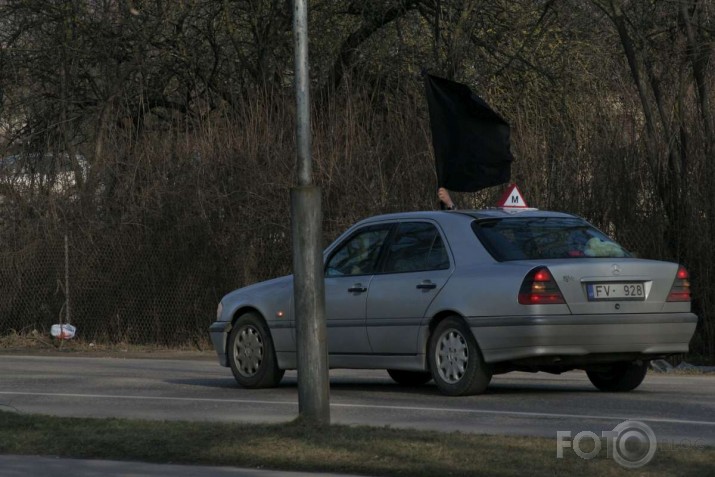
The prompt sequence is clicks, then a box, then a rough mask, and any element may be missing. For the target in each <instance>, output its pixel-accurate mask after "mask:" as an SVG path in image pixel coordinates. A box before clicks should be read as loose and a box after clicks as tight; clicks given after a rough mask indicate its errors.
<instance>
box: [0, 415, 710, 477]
mask: <svg viewBox="0 0 715 477" xmlns="http://www.w3.org/2000/svg"><path fill="white" fill-rule="evenodd" d="M604 449H605V445H604ZM0 453H2V454H21V455H54V456H63V457H76V458H101V459H111V460H136V461H144V462H158V463H184V464H204V465H228V466H240V467H260V468H268V469H277V470H296V471H299V470H301V471H316V472H318V471H319V472H339V473H350V474H363V475H372V476H415V477H419V476H430V477H431V476H435V475H439V476H480V475H489V476H510V475H515V476H516V475H518V476H523V475H579V476H591V475H593V476H610V475H625V474H628V475H649V476H650V475H655V476H658V475H664V476H666V475H668V476H670V475H708V474H709V473H711V472H712V470H713V462H715V449H713V448H708V447H705V448H669V449H664V450H663V451H661V450H660V449H659V451H658V452H657V453H656V455H655V458H654V459H653V461H651V462H650V463H649V464H647V465H646V466H645V467H643V468H641V469H639V470H638V471H635V472H634V471H627V470H625V469H622V468H621V467H619V466H618V464H616V463H615V462H614V461H613V460H611V459H609V458H607V457H606V456H605V451H604V452H602V454H603V455H602V456H599V457H597V458H595V459H593V460H589V461H586V460H582V459H580V458H579V457H577V456H576V455H574V454H573V452H571V451H570V450H568V449H567V450H566V451H565V453H564V455H565V458H564V459H557V458H556V439H555V437H554V438H553V439H549V438H537V437H508V436H483V435H475V434H464V433H458V432H455V433H440V432H428V431H415V430H404V429H394V428H374V427H352V426H339V425H333V426H326V427H322V428H315V427H310V426H306V425H304V424H300V423H290V424H281V425H254V424H236V423H209V422H177V421H141V420H127V419H87V418H61V417H52V416H43V415H27V414H19V413H13V412H5V411H0Z"/></svg>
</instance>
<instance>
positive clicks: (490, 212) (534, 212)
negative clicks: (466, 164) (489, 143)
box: [356, 207, 577, 225]
mask: <svg viewBox="0 0 715 477" xmlns="http://www.w3.org/2000/svg"><path fill="white" fill-rule="evenodd" d="M457 216H462V217H466V218H470V219H494V218H508V217H519V218H537V217H538V218H575V217H577V216H575V215H573V214H568V213H565V212H554V211H549V210H539V209H531V208H524V209H517V208H502V207H495V208H490V209H479V210H476V209H475V210H470V209H464V210H426V211H417V212H398V213H393V214H383V215H376V216H373V217H369V218H366V219H363V220H361V221H360V222H358V224H366V223H371V222H382V221H388V220H405V219H434V220H437V221H440V220H443V219H445V218H447V217H452V218H456V217H457ZM356 225H357V224H356Z"/></svg>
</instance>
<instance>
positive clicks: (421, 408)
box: [0, 391, 715, 426]
mask: <svg viewBox="0 0 715 477" xmlns="http://www.w3.org/2000/svg"><path fill="white" fill-rule="evenodd" d="M0 395H6V396H38V397H59V398H85V399H134V400H145V401H180V402H214V403H226V404H264V405H280V406H297V405H298V403H297V402H293V401H265V400H258V399H218V398H188V397H173V396H166V397H162V396H131V395H117V394H72V393H36V392H34V393H33V392H15V391H0ZM330 406H331V407H334V408H353V409H383V410H390V411H420V412H431V413H433V412H444V413H463V414H486V415H496V416H517V417H544V418H551V419H594V420H607V421H625V420H629V419H630V420H636V421H644V422H655V423H663V424H690V425H697V426H715V421H693V420H688V419H670V418H664V417H644V416H630V417H623V416H597V415H588V414H559V413H549V412H526V411H495V410H489V409H463V408H443V407H424V406H390V405H383V404H349V403H335V402H332V403H330Z"/></svg>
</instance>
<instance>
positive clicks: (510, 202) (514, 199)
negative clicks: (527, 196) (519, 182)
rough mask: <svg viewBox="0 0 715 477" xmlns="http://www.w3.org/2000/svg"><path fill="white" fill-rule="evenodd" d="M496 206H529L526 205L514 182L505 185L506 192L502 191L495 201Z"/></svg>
mask: <svg viewBox="0 0 715 477" xmlns="http://www.w3.org/2000/svg"><path fill="white" fill-rule="evenodd" d="M497 207H506V208H516V209H526V208H528V207H529V206H528V205H526V201H525V200H524V196H523V195H521V191H520V190H519V188H518V187H517V186H516V184H511V185H509V187H507V189H506V192H504V195H503V196H502V197H501V199H500V200H499V203H497Z"/></svg>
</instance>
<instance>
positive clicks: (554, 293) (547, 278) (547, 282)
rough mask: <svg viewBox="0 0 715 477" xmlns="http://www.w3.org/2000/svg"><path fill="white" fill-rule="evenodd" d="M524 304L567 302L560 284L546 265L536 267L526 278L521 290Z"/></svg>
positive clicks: (520, 293) (520, 300) (520, 299)
mask: <svg viewBox="0 0 715 477" xmlns="http://www.w3.org/2000/svg"><path fill="white" fill-rule="evenodd" d="M519 303H520V304H522V305H556V304H563V303H566V301H565V300H564V296H563V295H562V294H561V290H559V286H558V285H557V284H556V282H555V281H554V278H553V277H552V276H551V273H549V270H548V269H547V268H546V267H540V268H535V269H534V270H532V271H530V272H529V274H528V275H527V276H526V278H524V282H523V283H522V284H521V289H520V290H519Z"/></svg>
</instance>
